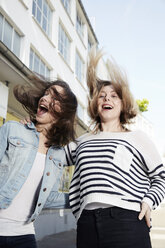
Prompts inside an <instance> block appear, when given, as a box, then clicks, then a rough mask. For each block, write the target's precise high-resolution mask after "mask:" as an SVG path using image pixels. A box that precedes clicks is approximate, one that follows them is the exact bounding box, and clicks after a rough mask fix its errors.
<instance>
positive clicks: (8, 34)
mask: <svg viewBox="0 0 165 248" xmlns="http://www.w3.org/2000/svg"><path fill="white" fill-rule="evenodd" d="M12 31H13V28H12V26H11V25H10V24H9V23H8V21H5V26H4V38H3V42H4V43H5V45H6V46H7V47H8V48H10V49H11V45H12Z"/></svg>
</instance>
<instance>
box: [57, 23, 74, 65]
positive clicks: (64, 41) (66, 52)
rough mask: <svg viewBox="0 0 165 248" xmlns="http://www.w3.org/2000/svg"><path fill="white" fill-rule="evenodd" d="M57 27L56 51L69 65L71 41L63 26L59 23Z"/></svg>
mask: <svg viewBox="0 0 165 248" xmlns="http://www.w3.org/2000/svg"><path fill="white" fill-rule="evenodd" d="M58 27H59V29H58V50H59V52H60V54H61V56H62V57H63V58H64V60H65V61H66V62H67V64H69V63H70V49H71V39H70V37H69V35H68V33H67V31H66V29H65V28H64V25H63V24H62V22H59V26H58ZM62 36H63V37H62ZM66 46H67V47H66ZM62 50H63V51H62Z"/></svg>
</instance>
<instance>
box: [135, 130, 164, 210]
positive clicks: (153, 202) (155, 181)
mask: <svg viewBox="0 0 165 248" xmlns="http://www.w3.org/2000/svg"><path fill="white" fill-rule="evenodd" d="M139 138H140V140H141V142H140V143H141V148H142V154H143V157H144V163H145V167H146V168H147V174H148V177H149V180H150V188H149V190H148V192H147V193H146V195H145V196H144V198H143V200H142V201H143V202H146V203H147V204H148V205H149V206H150V208H151V209H155V208H157V207H158V205H159V204H160V203H161V201H162V200H163V198H164V196H165V167H164V165H163V162H162V159H161V156H160V154H159V152H158V150H157V147H156V146H155V144H154V143H153V142H152V140H151V139H150V138H149V137H148V136H147V135H146V134H145V133H143V132H142V133H141V134H140V135H139Z"/></svg>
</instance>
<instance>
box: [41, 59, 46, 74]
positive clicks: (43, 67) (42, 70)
mask: <svg viewBox="0 0 165 248" xmlns="http://www.w3.org/2000/svg"><path fill="white" fill-rule="evenodd" d="M40 74H41V75H43V76H45V64H44V63H43V62H42V61H41V62H40Z"/></svg>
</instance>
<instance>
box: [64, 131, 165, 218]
mask: <svg viewBox="0 0 165 248" xmlns="http://www.w3.org/2000/svg"><path fill="white" fill-rule="evenodd" d="M65 150H66V154H67V163H68V164H69V165H71V164H72V165H75V171H74V175H73V178H72V181H71V185H70V193H69V199H70V207H71V208H72V211H73V214H74V215H75V217H76V218H77V219H78V218H79V217H80V215H81V212H82V210H83V209H84V208H85V206H87V204H91V203H103V204H109V205H113V206H118V207H122V208H125V209H132V210H135V211H140V204H141V202H142V201H144V202H146V203H148V205H149V206H150V208H152V209H155V208H156V207H157V206H158V205H159V204H160V202H161V201H162V199H163V198H164V195H165V168H164V166H163V164H162V160H161V158H160V155H159V154H158V152H157V149H156V147H155V145H154V144H153V143H152V141H151V140H150V139H149V138H148V136H147V135H146V134H145V133H144V132H142V131H140V130H138V131H131V132H121V133H117V132H116V133H115V132H114V133H110V132H99V133H98V134H90V133H87V134H85V135H83V136H81V137H80V138H78V140H77V143H73V142H72V143H70V144H69V145H68V146H66V148H65Z"/></svg>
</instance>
